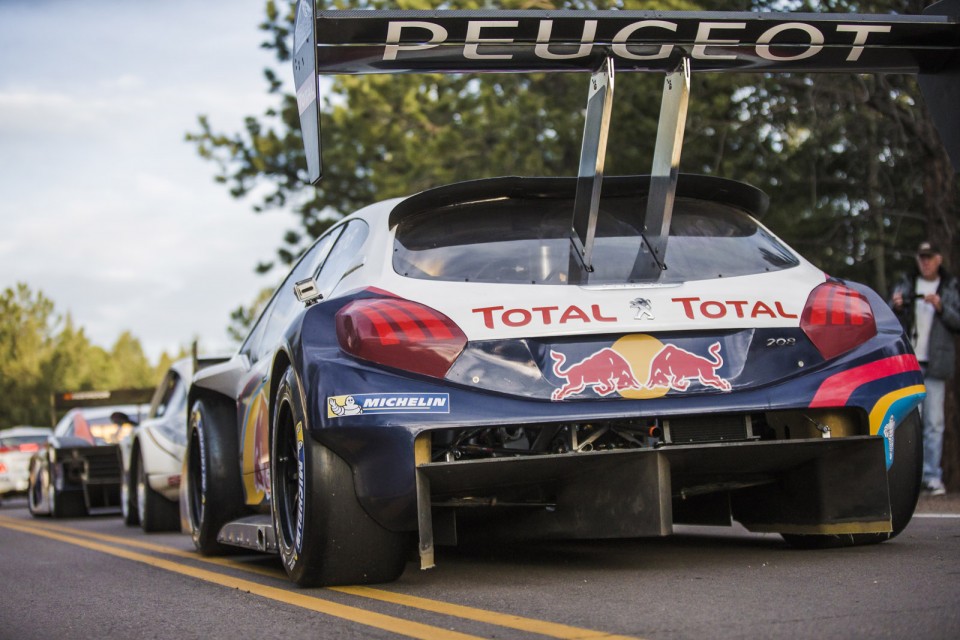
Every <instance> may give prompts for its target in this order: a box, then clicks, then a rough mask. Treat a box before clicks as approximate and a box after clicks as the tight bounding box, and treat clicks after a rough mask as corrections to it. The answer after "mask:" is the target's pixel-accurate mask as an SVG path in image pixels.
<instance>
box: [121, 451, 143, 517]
mask: <svg viewBox="0 0 960 640" xmlns="http://www.w3.org/2000/svg"><path fill="white" fill-rule="evenodd" d="M136 455H137V452H136V451H133V452H131V454H130V468H129V469H128V470H127V471H125V472H124V474H123V484H122V485H120V512H121V513H122V514H123V524H125V525H127V526H128V527H135V526H137V525H138V524H140V515H139V512H138V509H137V484H136V473H137V470H136V465H137V458H136Z"/></svg>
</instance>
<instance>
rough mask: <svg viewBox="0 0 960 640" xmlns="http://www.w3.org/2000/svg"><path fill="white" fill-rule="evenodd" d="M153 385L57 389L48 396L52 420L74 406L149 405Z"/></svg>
mask: <svg viewBox="0 0 960 640" xmlns="http://www.w3.org/2000/svg"><path fill="white" fill-rule="evenodd" d="M153 392H154V389H153V387H150V388H147V389H139V388H132V389H111V390H92V391H58V392H56V393H54V394H53V396H52V397H51V398H50V408H51V413H52V417H53V422H54V424H56V421H57V419H58V418H59V417H60V416H62V415H63V414H64V413H66V412H67V411H69V410H70V409H74V408H76V407H109V406H112V405H130V404H133V405H149V404H150V400H151V398H153Z"/></svg>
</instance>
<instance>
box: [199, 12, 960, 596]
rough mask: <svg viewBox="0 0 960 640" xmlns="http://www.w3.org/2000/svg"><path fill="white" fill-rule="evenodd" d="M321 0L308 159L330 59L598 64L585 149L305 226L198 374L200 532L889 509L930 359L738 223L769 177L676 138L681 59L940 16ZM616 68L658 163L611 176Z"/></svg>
mask: <svg viewBox="0 0 960 640" xmlns="http://www.w3.org/2000/svg"><path fill="white" fill-rule="evenodd" d="M313 4H314V3H313V2H312V0H301V2H300V3H299V5H298V13H297V23H296V27H295V29H294V46H293V51H294V52H295V55H294V56H293V57H294V75H295V81H296V86H297V101H298V107H299V109H300V114H301V126H302V129H303V136H304V143H305V149H306V155H307V173H308V176H309V178H310V179H311V180H312V181H313V180H316V179H318V178H319V176H320V163H319V128H318V121H317V116H318V102H319V99H318V97H317V91H318V87H319V86H322V85H318V82H317V75H318V74H320V73H328V72H329V73H366V72H374V73H377V72H406V71H422V72H461V71H470V70H478V71H496V70H500V71H560V70H566V71H571V70H573V71H577V70H579V71H586V72H590V73H591V74H592V75H591V76H590V84H589V92H588V103H587V111H586V119H585V123H586V124H585V127H584V142H583V151H582V155H581V161H580V172H579V175H578V176H577V177H575V178H574V177H571V178H494V179H486V180H477V181H472V182H466V183H460V184H453V185H448V186H443V187H438V188H435V189H431V190H428V191H425V192H422V193H419V194H416V195H413V196H410V197H408V198H402V199H395V200H390V201H386V202H381V203H379V204H374V205H371V206H369V207H366V208H364V209H361V210H360V211H357V212H355V213H353V214H352V215H349V216H347V217H346V218H344V219H343V220H341V221H340V222H338V223H337V224H336V225H335V226H333V227H332V228H331V229H330V230H329V231H327V232H326V233H325V234H324V235H323V236H321V237H320V238H319V239H318V240H317V241H316V242H315V243H314V244H313V245H312V246H311V247H310V248H309V249H308V250H307V251H306V252H305V253H304V254H303V256H302V257H301V259H300V260H299V262H298V263H297V264H296V266H294V268H293V270H292V271H291V273H290V274H289V276H288V277H287V278H286V280H285V281H284V282H283V283H282V284H281V285H280V287H279V288H278V289H277V290H276V292H275V293H274V296H273V298H272V299H271V301H270V302H269V304H268V305H267V307H266V308H265V310H264V311H263V313H262V315H261V316H260V318H259V320H258V321H257V323H256V324H255V325H254V327H253V328H252V329H251V331H250V333H249V335H248V336H247V337H246V340H245V341H244V343H243V345H242V346H241V347H240V349H239V351H238V353H237V354H236V355H235V356H234V357H233V358H231V359H230V360H229V361H228V362H225V363H222V364H219V365H215V366H212V367H209V368H207V369H204V370H203V371H201V372H199V373H198V374H196V375H195V377H194V379H193V383H192V385H191V387H190V391H189V396H188V402H189V406H190V417H189V427H188V434H187V452H186V455H185V472H184V476H185V478H184V482H183V484H182V485H181V496H182V498H181V517H182V520H183V526H184V527H185V529H186V530H188V531H190V532H191V533H192V536H193V540H194V543H195V545H196V547H197V548H198V549H199V550H200V551H202V552H204V553H217V552H221V551H223V550H224V549H225V548H226V547H228V546H239V547H245V548H251V549H258V550H261V551H267V552H274V553H279V554H280V556H281V558H282V560H283V564H284V567H285V568H286V571H287V573H288V575H289V576H290V577H291V579H292V580H294V581H295V582H297V583H298V584H302V585H309V584H342V583H358V582H382V581H389V580H393V579H395V578H397V577H398V576H399V575H400V573H401V572H402V571H403V569H404V564H405V558H406V557H407V555H408V552H409V549H408V544H409V543H412V540H413V538H414V535H413V534H415V535H416V539H417V541H418V547H419V554H420V560H421V566H422V567H424V568H427V567H430V566H432V564H433V554H434V545H435V544H447V543H455V542H456V540H457V538H458V535H462V534H463V533H464V532H465V531H467V530H471V529H473V528H474V527H479V526H482V527H484V528H485V530H492V531H493V532H494V533H496V534H499V535H503V536H523V537H532V536H539V537H566V538H605V537H635V536H658V535H666V534H668V533H670V532H671V530H672V526H673V524H675V523H696V524H715V525H730V524H731V522H732V521H733V520H736V521H739V522H740V523H742V524H743V525H744V526H745V527H746V528H748V529H750V530H752V531H770V532H778V533H780V534H782V535H783V536H784V538H785V539H786V540H787V541H789V542H790V543H792V544H795V545H797V546H803V547H822V546H832V545H847V544H863V543H872V542H879V541H882V540H885V539H888V538H890V537H892V536H895V535H897V534H898V533H899V532H900V531H902V530H903V528H904V527H905V526H906V524H907V523H908V522H909V520H910V518H911V516H912V514H913V510H914V507H915V505H916V501H917V496H918V493H919V487H920V464H921V449H920V434H919V426H918V420H917V411H916V408H917V406H918V404H919V402H920V401H921V399H922V397H923V395H924V387H923V382H922V377H921V375H920V370H919V366H918V364H917V360H916V358H915V357H914V355H913V353H912V352H911V349H910V346H909V343H908V341H907V339H906V337H905V336H904V334H903V330H902V329H901V327H900V325H899V323H898V322H897V320H896V318H895V317H894V316H893V314H892V312H891V311H890V310H889V309H888V308H887V306H886V304H885V303H884V301H883V300H882V299H881V298H880V297H879V296H878V295H877V294H876V293H874V292H873V291H871V290H870V289H868V288H867V287H864V286H862V285H859V284H856V283H852V282H848V281H845V280H842V279H837V278H831V277H829V276H828V275H827V274H825V273H824V272H823V271H821V270H820V269H818V268H816V267H815V266H814V265H812V264H810V263H809V262H807V261H806V260H804V259H803V258H802V257H801V256H799V255H798V254H797V253H796V252H794V251H793V250H792V249H790V248H789V247H788V246H786V244H784V243H783V242H782V241H781V240H779V239H778V238H777V237H776V236H775V235H774V234H773V233H771V232H770V231H769V230H767V229H766V228H764V227H763V226H762V225H761V224H760V223H758V222H757V220H756V216H757V215H759V214H761V213H763V211H764V210H765V208H766V207H767V206H768V199H767V197H766V196H765V195H764V194H763V193H761V192H760V191H758V190H757V189H754V188H753V187H750V186H748V185H745V184H742V183H739V182H735V181H732V180H725V179H720V178H714V177H704V176H695V175H679V174H678V167H677V163H678V159H679V148H680V142H681V140H682V132H683V126H682V123H683V115H684V114H685V112H686V100H687V91H688V89H689V72H690V69H691V68H693V69H694V70H708V71H709V70H713V71H720V70H732V69H736V68H748V69H751V70H771V71H791V70H812V71H824V70H846V71H854V72H878V71H888V70H890V69H897V70H901V71H902V70H911V69H912V70H914V71H915V72H919V73H920V74H921V80H924V77H923V74H924V73H926V72H925V69H926V68H927V67H926V66H925V65H930V64H932V62H936V63H937V64H938V65H939V64H940V62H943V61H944V60H946V59H949V58H950V56H954V58H953V59H957V57H956V56H955V55H954V54H955V52H956V50H957V49H958V48H960V29H958V22H957V20H956V17H955V16H954V17H947V16H925V17H924V18H922V19H920V18H917V17H913V16H910V17H904V16H881V17H875V18H869V19H868V17H865V16H855V17H850V16H846V15H843V14H833V15H829V16H827V17H824V16H821V15H820V14H747V13H737V14H730V15H727V14H711V15H710V16H709V18H710V20H713V21H718V20H727V21H732V22H731V24H730V25H728V26H727V28H728V29H738V30H740V31H738V33H739V34H740V35H741V36H742V41H741V40H733V42H734V44H733V45H730V46H729V47H728V48H726V49H715V48H713V47H714V46H717V47H719V46H720V45H721V44H722V43H724V42H727V43H729V42H730V41H728V40H723V41H720V42H715V41H714V40H712V39H711V37H710V35H709V32H710V28H711V27H709V25H708V26H707V27H703V25H701V22H702V21H703V20H704V19H705V18H704V16H702V15H701V14H697V13H684V12H676V13H664V12H657V13H656V14H653V13H645V12H628V11H610V12H605V11H586V12H578V11H569V12H568V11H561V12H553V11H551V12H539V11H525V12H482V11H481V12H444V11H438V12H434V13H430V14H427V13H425V12H391V11H356V12H350V11H342V12H337V11H333V12H322V13H319V14H314V10H313V9H314V7H313ZM941 4H944V3H941ZM949 6H952V5H948V8H949ZM654 18H655V19H656V20H655V22H656V24H655V25H654V24H653V23H651V21H652V20H654ZM710 24H714V23H713V22H711V23H710ZM665 25H666V27H665ZM654 26H656V27H657V29H659V30H656V31H651V29H652V27H654ZM668 27H669V28H668ZM485 29H489V30H490V31H485ZM497 29H499V30H497ZM551 29H553V31H551ZM664 32H665V33H666V34H667V35H666V36H664ZM741 32H742V33H741ZM798 33H799V35H800V36H801V37H794V36H797V35H798ZM551 34H554V35H556V36H557V42H556V43H554V40H552V37H553V36H552V35H551ZM782 34H789V37H785V36H783V35H782ZM851 34H853V35H851ZM725 35H726V32H725ZM648 36H649V39H648V40H644V38H647V37H648ZM664 38H666V40H665V39H664ZM777 38H781V39H784V38H785V40H784V42H783V43H782V46H781V44H778V45H777V46H772V45H771V42H772V41H774V40H776V39H777ZM811 39H813V40H815V41H816V42H817V43H819V44H817V46H814V45H813V44H811ZM824 42H825V43H827V44H829V45H830V46H829V47H827V46H820V44H822V43H824ZM944 43H946V44H944ZM341 45H342V46H341ZM708 45H710V46H708ZM888 45H889V46H888ZM931 47H932V49H931ZM938 47H943V48H942V50H941V48H938ZM671 48H673V49H671ZM671 50H674V51H675V52H682V55H672V54H670V53H669V52H670V51H671ZM658 51H660V52H664V51H666V52H667V54H668V55H659V54H657V53H656V52H658ZM687 51H689V52H690V53H686V52H687ZM931 51H934V53H931ZM936 51H940V52H941V53H943V55H942V56H939V57H938V54H937V53H936ZM641 52H646V53H644V54H643V55H641ZM724 52H725V53H724ZM721 53H724V55H721ZM941 66H942V65H941ZM614 68H616V69H618V70H627V71H659V72H663V73H665V74H666V79H665V82H664V95H663V105H664V107H663V109H662V112H661V121H660V122H661V126H660V130H659V132H658V138H657V141H656V148H655V150H654V162H653V171H652V172H651V175H649V176H646V175H644V176H639V175H638V176H624V177H605V176H603V172H602V160H603V156H604V152H605V144H606V140H607V137H608V136H607V131H608V126H609V105H610V99H611V97H612V87H613V72H614ZM940 68H941V67H940V66H937V69H936V70H937V72H939V70H940ZM927 80H929V78H928V79H927ZM939 80H940V78H939V76H936V77H934V81H935V83H936V82H939ZM948 80H949V78H948ZM940 106H942V105H940ZM938 108H939V107H938V106H937V105H935V108H934V111H937V110H938ZM947 113H953V112H951V111H949V110H948V111H947ZM954 120H955V117H954V118H952V119H950V118H948V119H947V120H946V124H947V125H948V126H955V122H954ZM950 150H951V152H956V149H954V148H953V147H950ZM956 157H957V158H960V154H958V155H957V156H956Z"/></svg>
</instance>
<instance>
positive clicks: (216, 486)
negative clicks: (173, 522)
mask: <svg viewBox="0 0 960 640" xmlns="http://www.w3.org/2000/svg"><path fill="white" fill-rule="evenodd" d="M228 411H229V410H228V409H227V408H226V407H224V406H223V405H221V404H218V403H215V402H211V401H209V400H205V399H204V400H197V401H196V402H194V403H193V407H192V408H191V410H190V422H189V427H188V431H187V451H186V460H187V478H186V482H187V483H188V484H187V491H186V495H187V509H186V513H187V520H188V522H189V525H190V534H191V537H192V538H193V545H194V547H196V549H197V551H199V552H200V553H202V554H204V555H223V554H225V553H230V552H232V551H234V550H235V549H234V547H231V546H228V545H224V544H221V543H220V542H217V535H218V534H219V533H220V529H221V528H222V527H223V525H225V524H226V523H227V522H230V521H231V520H234V519H236V518H239V517H240V516H241V515H243V512H244V508H243V487H242V486H241V480H240V467H239V463H238V460H237V453H238V451H239V449H238V448H237V432H236V429H235V428H234V425H233V423H232V421H231V420H230V415H229V413H228Z"/></svg>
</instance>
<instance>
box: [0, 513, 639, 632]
mask: <svg viewBox="0 0 960 640" xmlns="http://www.w3.org/2000/svg"><path fill="white" fill-rule="evenodd" d="M0 527H4V528H6V529H11V530H13V531H19V532H22V533H27V534H31V535H38V536H42V537H45V538H49V539H51V540H57V541H59V542H65V543H68V544H73V545H76V546H79V547H83V548H86V549H90V550H93V551H99V552H101V553H106V554H109V555H112V556H116V557H119V558H125V559H127V560H132V561H134V562H140V563H143V564H146V565H150V566H152V567H156V568H158V569H163V570H165V571H170V572H172V573H178V574H180V575H185V576H190V577H191V578H195V579H197V580H203V581H205V582H210V583H213V584H217V585H221V586H224V587H228V588H232V589H240V590H242V591H246V592H249V593H251V594H254V595H257V596H260V597H263V598H267V599H269V600H275V601H277V602H283V603H285V604H289V605H293V606H297V607H301V608H303V609H307V610H310V611H315V612H317V613H322V614H325V615H329V616H333V617H336V618H341V619H344V620H348V621H350V622H354V623H357V624H360V625H365V626H368V627H373V628H376V629H383V630H385V631H390V632H392V633H396V634H397V635H402V636H407V637H410V638H424V639H433V638H437V639H446V638H450V639H451V640H454V639H456V640H462V639H466V638H477V636H472V635H468V634H464V633H459V632H457V631H452V630H450V629H445V628H443V627H437V626H432V625H428V624H423V623H420V622H414V621H412V620H407V619H405V618H398V617H395V616H388V615H384V614H380V613H376V612H373V611H368V610H366V609H363V608H360V607H352V606H349V605H344V604H340V603H338V602H333V601H331V600H327V599H324V598H321V597H317V596H315V595H307V594H306V593H305V592H298V591H290V590H287V589H281V588H278V587H271V586H267V585H264V584H261V583H259V582H253V581H251V580H244V579H243V578H236V577H233V576H230V575H227V574H224V573H219V572H216V571H210V570H207V569H201V568H198V567H194V566H190V565H187V564H183V563H180V562H174V561H172V560H167V559H165V558H161V557H156V556H153V555H147V554H144V553H138V552H136V551H131V550H130V549H126V548H122V547H118V546H116V545H123V546H124V547H132V548H136V549H142V550H145V551H150V552H152V553H159V554H163V555H166V556H173V557H177V558H184V559H189V560H191V561H194V562H203V563H206V564H211V565H216V566H219V567H224V568H230V569H237V570H240V571H245V572H248V573H255V574H258V575H261V576H265V577H268V578H274V579H286V576H285V574H284V573H283V571H282V570H280V569H279V568H277V569H268V568H263V567H258V566H255V565H251V564H246V563H242V562H238V561H236V560H230V559H228V558H206V557H203V556H200V555H198V554H196V553H191V552H187V551H182V550H180V549H176V548H173V547H167V546H163V545H157V544H153V543H150V542H145V541H142V540H136V539H131V538H122V537H119V536H111V535H106V534H102V533H95V532H91V531H84V530H82V529H75V528H73V527H66V526H63V525H58V524H53V523H48V522H41V521H38V520H20V519H14V518H9V517H6V516H0ZM325 590H327V591H336V592H339V593H344V594H348V595H351V596H357V597H361V598H367V599H370V600H376V601H379V602H386V603H390V604H396V605H402V606H404V607H409V608H411V609H419V610H421V611H429V612H431V613H439V614H442V615H447V616H452V617H455V618H460V619H464V620H471V621H474V622H480V623H484V624H488V625H494V626H499V627H503V628H506V629H513V630H516V631H523V632H526V633H532V634H537V635H542V636H548V637H551V638H561V639H564V640H591V639H600V638H603V639H604V640H608V639H609V640H629V637H628V636H619V635H613V634H609V633H604V632H601V631H594V630H591V629H583V628H579V627H573V626H569V625H564V624H558V623H554V622H547V621H544V620H536V619H533V618H524V617H521V616H514V615H509V614H504V613H497V612H495V611H486V610H484V609H476V608H473V607H467V606H463V605H458V604H451V603H448V602H441V601H439V600H430V599H427V598H420V597H418V596H410V595H404V594H401V593H395V592H392V591H385V590H383V589H374V588H372V587H328V588H327V589H325Z"/></svg>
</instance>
